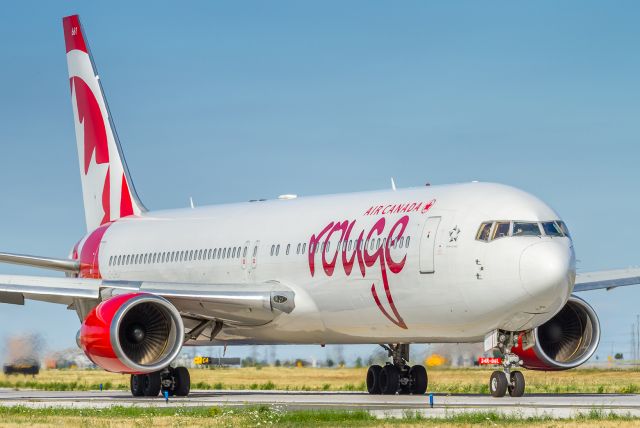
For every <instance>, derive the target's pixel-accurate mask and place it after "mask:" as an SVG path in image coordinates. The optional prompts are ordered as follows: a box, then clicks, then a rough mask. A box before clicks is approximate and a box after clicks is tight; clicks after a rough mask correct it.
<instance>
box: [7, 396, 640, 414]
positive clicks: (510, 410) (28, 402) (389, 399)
mask: <svg viewBox="0 0 640 428" xmlns="http://www.w3.org/2000/svg"><path fill="white" fill-rule="evenodd" d="M433 398H434V407H433V408H431V407H430V405H429V396H428V395H425V396H412V395H396V396H385V395H369V394H366V393H361V392H299V391H296V392H289V391H233V390H224V391H192V393H191V395H190V396H189V397H185V398H180V397H175V398H174V397H172V398H169V401H168V403H167V402H165V399H164V398H162V397H160V396H159V397H157V398H155V397H154V398H133V397H131V395H130V394H129V393H128V392H124V391H104V392H100V391H35V390H20V391H16V390H12V389H0V406H17V405H22V406H28V407H34V408H40V407H60V408H105V407H109V406H140V407H153V406H155V407H166V406H171V407H175V406H188V407H189V406H207V407H211V406H251V405H262V404H266V405H271V406H276V407H278V408H282V409H289V410H293V409H345V410H356V409H358V410H369V411H371V412H372V413H374V414H376V415H378V416H395V417H400V416H402V415H404V414H405V413H406V412H407V411H410V412H419V413H421V414H423V415H424V416H427V417H445V416H448V415H452V414H456V413H461V412H477V411H483V412H489V411H497V412H500V413H503V414H507V415H510V414H516V415H520V416H523V417H528V416H543V415H548V416H551V417H555V418H568V417H572V416H575V415H577V414H579V413H583V414H584V413H589V412H591V411H592V410H594V409H596V410H598V411H600V412H603V413H604V414H609V413H617V414H620V415H632V416H637V417H640V395H635V394H532V395H525V396H524V397H521V398H511V397H504V398H493V397H491V396H487V395H472V394H456V395H448V394H434V395H433Z"/></svg>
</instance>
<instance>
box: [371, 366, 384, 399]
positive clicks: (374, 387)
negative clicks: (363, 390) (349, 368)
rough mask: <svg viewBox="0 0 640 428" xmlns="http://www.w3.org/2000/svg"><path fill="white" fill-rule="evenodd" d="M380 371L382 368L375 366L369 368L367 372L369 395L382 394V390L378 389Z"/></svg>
mask: <svg viewBox="0 0 640 428" xmlns="http://www.w3.org/2000/svg"><path fill="white" fill-rule="evenodd" d="M381 371H382V367H380V366H377V365H376V366H371V367H369V370H367V391H369V394H382V389H380V372H381Z"/></svg>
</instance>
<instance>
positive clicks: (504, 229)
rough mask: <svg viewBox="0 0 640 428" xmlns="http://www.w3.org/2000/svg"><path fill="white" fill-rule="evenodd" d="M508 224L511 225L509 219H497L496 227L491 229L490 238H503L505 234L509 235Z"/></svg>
mask: <svg viewBox="0 0 640 428" xmlns="http://www.w3.org/2000/svg"><path fill="white" fill-rule="evenodd" d="M510 225H511V222H509V221H497V222H496V228H495V229H494V231H493V238H492V239H498V238H504V237H505V236H509V226H510ZM514 230H515V228H514Z"/></svg>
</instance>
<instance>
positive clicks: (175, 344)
mask: <svg viewBox="0 0 640 428" xmlns="http://www.w3.org/2000/svg"><path fill="white" fill-rule="evenodd" d="M183 338H184V326H183V324H182V318H181V317H180V313H179V312H178V310H177V309H176V308H175V306H173V305H172V304H171V303H170V302H168V301H167V300H165V299H163V298H162V297H160V296H156V295H153V294H147V293H130V294H122V295H118V296H115V297H112V298H110V299H108V300H105V301H103V302H102V303H100V304H99V305H98V306H96V307H95V308H94V309H92V310H91V312H89V314H88V315H87V317H86V318H85V320H84V322H83V323H82V326H81V327H80V330H79V331H78V336H77V342H78V346H79V347H80V348H82V350H83V351H84V352H85V354H86V355H87V357H89V359H90V360H91V361H93V362H94V363H95V364H97V365H98V366H100V367H102V368H103V369H105V370H108V371H110V372H116V373H130V374H142V373H150V372H154V371H157V370H160V369H163V368H164V367H166V366H168V365H169V364H170V363H171V362H172V361H173V360H174V359H175V358H176V357H177V355H178V353H179V352H180V350H181V349H182V342H183Z"/></svg>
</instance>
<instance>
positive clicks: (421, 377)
mask: <svg viewBox="0 0 640 428" xmlns="http://www.w3.org/2000/svg"><path fill="white" fill-rule="evenodd" d="M409 379H410V381H411V393H412V394H415V395H422V394H424V393H425V392H427V385H428V384H429V378H428V377H427V369H425V368H424V366H420V365H417V366H413V367H411V369H410V370H409Z"/></svg>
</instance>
